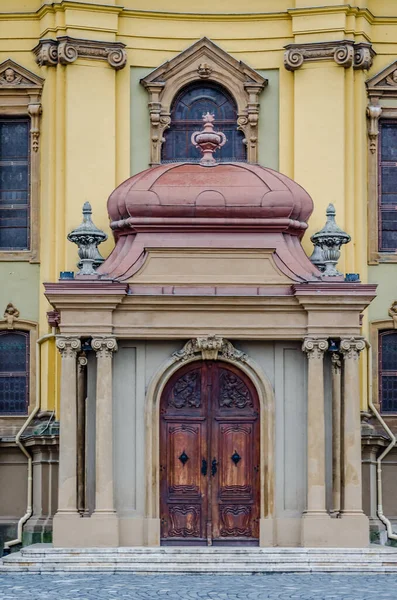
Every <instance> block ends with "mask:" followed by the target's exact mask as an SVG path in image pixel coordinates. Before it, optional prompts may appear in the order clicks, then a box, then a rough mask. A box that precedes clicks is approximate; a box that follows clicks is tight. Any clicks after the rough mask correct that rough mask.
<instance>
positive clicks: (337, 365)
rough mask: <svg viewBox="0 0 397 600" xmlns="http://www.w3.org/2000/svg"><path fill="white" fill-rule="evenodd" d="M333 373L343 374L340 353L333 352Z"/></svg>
mask: <svg viewBox="0 0 397 600" xmlns="http://www.w3.org/2000/svg"><path fill="white" fill-rule="evenodd" d="M331 364H332V372H333V373H334V374H335V375H338V374H339V373H340V372H341V367H342V360H341V356H340V354H339V352H332V354H331Z"/></svg>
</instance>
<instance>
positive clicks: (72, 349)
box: [56, 336, 81, 359]
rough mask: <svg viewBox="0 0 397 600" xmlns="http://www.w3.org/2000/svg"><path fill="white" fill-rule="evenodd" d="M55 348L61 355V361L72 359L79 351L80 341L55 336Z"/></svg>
mask: <svg viewBox="0 0 397 600" xmlns="http://www.w3.org/2000/svg"><path fill="white" fill-rule="evenodd" d="M56 346H57V348H58V350H59V352H60V353H61V357H62V359H68V358H74V359H76V357H77V353H78V352H80V349H81V341H80V339H79V338H76V337H64V336H57V338H56Z"/></svg>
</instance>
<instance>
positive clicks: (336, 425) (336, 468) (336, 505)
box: [331, 352, 342, 516]
mask: <svg viewBox="0 0 397 600" xmlns="http://www.w3.org/2000/svg"><path fill="white" fill-rule="evenodd" d="M331 361H332V512H333V513H334V515H335V516H337V515H338V514H339V513H340V492H341V393H342V388H341V366H342V363H341V357H340V355H339V354H338V353H337V352H333V353H332V356H331Z"/></svg>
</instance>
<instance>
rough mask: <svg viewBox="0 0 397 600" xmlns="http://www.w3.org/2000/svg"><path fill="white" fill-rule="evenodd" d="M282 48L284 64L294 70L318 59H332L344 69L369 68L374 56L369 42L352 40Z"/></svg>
mask: <svg viewBox="0 0 397 600" xmlns="http://www.w3.org/2000/svg"><path fill="white" fill-rule="evenodd" d="M284 48H285V52H284V66H285V68H286V69H287V71H296V70H297V69H300V68H301V66H302V65H303V64H304V63H305V62H313V61H318V60H333V61H335V62H336V64H337V65H339V66H341V67H344V68H345V69H348V68H350V67H351V66H353V68H354V69H370V68H371V66H372V61H373V57H374V56H375V51H374V50H373V48H372V46H371V44H369V43H368V42H359V43H355V42H354V41H353V40H339V41H335V42H312V43H308V44H287V46H284Z"/></svg>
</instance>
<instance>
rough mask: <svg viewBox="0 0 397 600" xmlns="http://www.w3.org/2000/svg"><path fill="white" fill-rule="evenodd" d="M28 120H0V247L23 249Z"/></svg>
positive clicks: (26, 238)
mask: <svg viewBox="0 0 397 600" xmlns="http://www.w3.org/2000/svg"><path fill="white" fill-rule="evenodd" d="M29 130H30V122H29V119H22V118H21V119H0V250H27V249H28V248H29V246H30V231H29V227H30V223H29V183H30V168H29V167H30V160H29V158H30V157H29Z"/></svg>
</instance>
